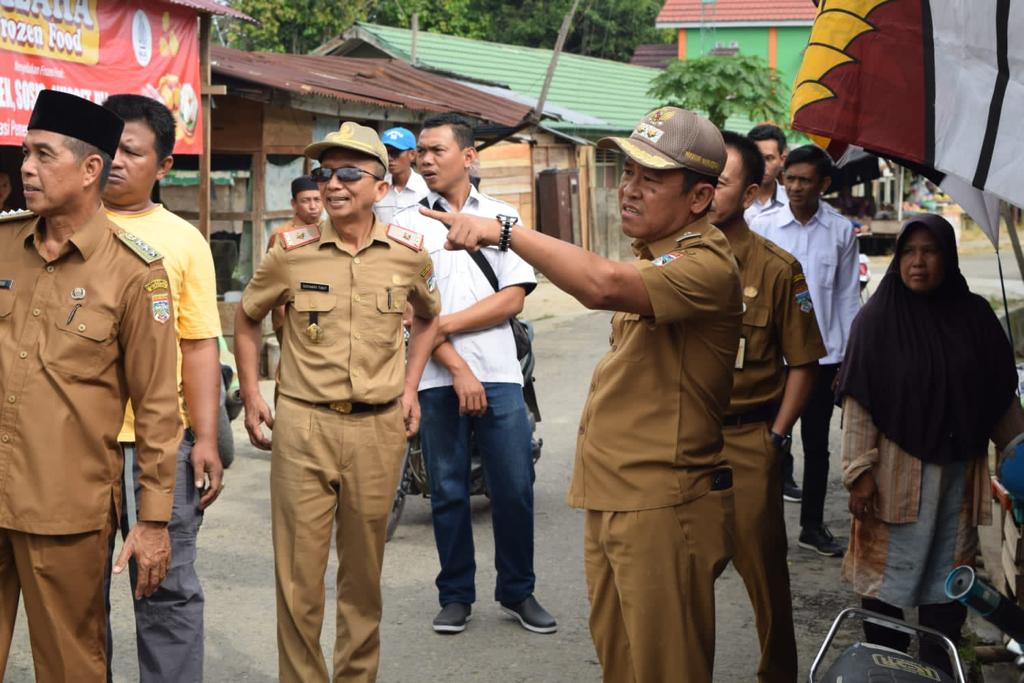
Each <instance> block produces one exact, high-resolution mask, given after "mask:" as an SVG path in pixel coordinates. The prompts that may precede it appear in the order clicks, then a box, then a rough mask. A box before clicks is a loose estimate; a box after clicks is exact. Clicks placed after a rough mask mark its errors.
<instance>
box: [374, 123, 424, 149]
mask: <svg viewBox="0 0 1024 683" xmlns="http://www.w3.org/2000/svg"><path fill="white" fill-rule="evenodd" d="M380 141H381V142H383V143H384V144H385V145H387V146H388V147H394V148H395V149H400V150H402V151H403V152H404V151H405V150H407V149H416V136H415V135H413V134H412V131H411V130H409V129H408V128H388V129H387V130H386V131H384V132H383V133H381V134H380Z"/></svg>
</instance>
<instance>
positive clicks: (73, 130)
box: [28, 90, 124, 159]
mask: <svg viewBox="0 0 1024 683" xmlns="http://www.w3.org/2000/svg"><path fill="white" fill-rule="evenodd" d="M28 129H29V130H32V129H39V130H48V131H50V132H52V133H60V134H61V135H67V136H68V137H69V138H75V139H76V140H81V141H82V142H87V143H89V144H90V145H92V146H93V147H96V148H97V149H99V150H100V151H102V152H106V153H107V154H109V155H110V158H111V159H113V158H114V156H115V155H116V154H117V145H118V143H119V142H120V141H121V131H123V130H124V121H123V120H121V117H120V116H118V115H117V114H115V113H114V112H112V111H110V110H109V109H104V108H103V107H101V106H100V105H98V104H94V103H92V102H90V101H89V100H85V99H82V98H81V97H77V96H76V95H71V94H69V93H66V92H60V91H58V90H43V91H41V92H40V93H39V97H38V98H37V99H36V106H35V108H33V109H32V117H31V118H30V119H29V120H28Z"/></svg>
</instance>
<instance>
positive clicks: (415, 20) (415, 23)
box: [409, 12, 420, 66]
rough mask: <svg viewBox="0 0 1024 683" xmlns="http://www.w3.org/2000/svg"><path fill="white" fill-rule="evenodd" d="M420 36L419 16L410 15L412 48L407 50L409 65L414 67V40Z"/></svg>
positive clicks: (414, 13)
mask: <svg viewBox="0 0 1024 683" xmlns="http://www.w3.org/2000/svg"><path fill="white" fill-rule="evenodd" d="M419 35H420V14H419V12H413V13H412V47H411V48H410V49H409V63H410V64H412V65H413V66H416V40H417V39H418V38H419Z"/></svg>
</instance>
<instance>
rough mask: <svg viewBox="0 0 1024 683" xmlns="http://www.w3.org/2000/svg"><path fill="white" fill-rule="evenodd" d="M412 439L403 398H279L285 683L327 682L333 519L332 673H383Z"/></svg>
mask: <svg viewBox="0 0 1024 683" xmlns="http://www.w3.org/2000/svg"><path fill="white" fill-rule="evenodd" d="M405 444H406V440H405V427H404V423H403V420H402V409H401V405H400V403H399V402H397V401H396V402H395V405H394V406H393V407H391V408H388V409H385V410H382V411H380V412H371V413H357V414H350V415H342V414H340V413H336V412H334V411H332V410H328V409H326V408H321V407H316V406H313V405H310V404H306V403H302V402H299V401H295V400H293V399H290V398H288V397H287V396H281V397H280V398H279V400H278V403H277V418H276V420H275V422H274V438H273V449H272V457H271V466H270V503H271V517H272V523H273V539H274V569H275V578H276V584H277V642H278V668H279V677H280V680H281V681H283V682H284V683H316V682H319V681H327V680H328V675H327V668H326V665H325V663H324V658H323V653H322V651H321V649H320V631H321V628H322V626H323V617H324V573H325V572H326V570H327V558H328V553H329V552H330V548H331V531H332V527H335V526H336V543H337V550H338V575H337V578H336V592H337V619H336V621H337V635H336V639H335V643H334V675H333V677H332V679H331V680H334V681H345V682H346V683H348V682H352V683H369V682H371V681H374V680H376V678H377V668H378V664H379V661H380V633H379V627H380V618H381V611H382V606H383V603H382V598H381V590H380V575H381V568H382V566H383V562H384V535H385V530H386V527H387V519H388V513H389V511H390V510H391V504H392V501H393V500H394V496H395V490H396V488H397V486H398V477H399V470H400V468H401V463H402V456H403V455H404V453H405Z"/></svg>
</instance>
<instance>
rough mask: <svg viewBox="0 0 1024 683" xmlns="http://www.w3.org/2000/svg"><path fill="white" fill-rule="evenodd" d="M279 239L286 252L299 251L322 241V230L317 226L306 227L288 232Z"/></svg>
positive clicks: (283, 233)
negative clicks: (300, 248) (303, 247)
mask: <svg viewBox="0 0 1024 683" xmlns="http://www.w3.org/2000/svg"><path fill="white" fill-rule="evenodd" d="M278 237H279V238H280V240H281V245H282V246H283V247H284V250H285V251H291V250H292V249H298V248H299V247H301V246H304V245H307V244H312V243H313V242H316V241H318V240H319V239H320V228H319V227H318V226H316V225H304V226H302V227H301V228H295V229H293V230H286V231H285V232H282V233H281V234H280V235H278Z"/></svg>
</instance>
